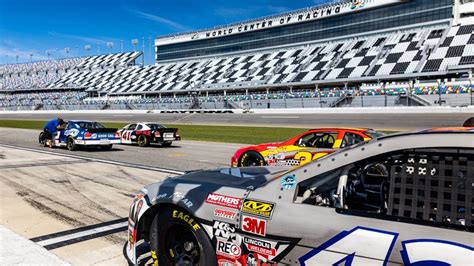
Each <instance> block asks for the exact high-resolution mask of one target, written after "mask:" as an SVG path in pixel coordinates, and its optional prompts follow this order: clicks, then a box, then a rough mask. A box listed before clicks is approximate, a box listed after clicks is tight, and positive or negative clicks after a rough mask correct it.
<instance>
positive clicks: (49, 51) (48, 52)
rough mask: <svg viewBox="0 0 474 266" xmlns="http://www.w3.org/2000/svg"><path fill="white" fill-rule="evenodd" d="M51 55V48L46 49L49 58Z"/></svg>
mask: <svg viewBox="0 0 474 266" xmlns="http://www.w3.org/2000/svg"><path fill="white" fill-rule="evenodd" d="M50 55H51V50H46V56H47V57H48V60H49V56H50Z"/></svg>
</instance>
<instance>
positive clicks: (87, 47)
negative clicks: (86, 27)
mask: <svg viewBox="0 0 474 266" xmlns="http://www.w3.org/2000/svg"><path fill="white" fill-rule="evenodd" d="M84 49H85V50H86V51H87V55H89V51H90V50H91V45H90V44H86V45H85V46H84Z"/></svg>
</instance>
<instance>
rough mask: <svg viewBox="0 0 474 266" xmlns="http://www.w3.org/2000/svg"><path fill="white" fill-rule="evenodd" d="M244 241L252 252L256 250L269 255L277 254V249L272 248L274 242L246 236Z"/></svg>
mask: <svg viewBox="0 0 474 266" xmlns="http://www.w3.org/2000/svg"><path fill="white" fill-rule="evenodd" d="M244 243H245V246H246V247H247V249H248V250H249V251H250V252H255V253H259V254H262V255H267V256H275V255H276V250H275V249H274V248H272V244H270V243H268V242H266V241H263V240H259V239H254V238H248V237H244Z"/></svg>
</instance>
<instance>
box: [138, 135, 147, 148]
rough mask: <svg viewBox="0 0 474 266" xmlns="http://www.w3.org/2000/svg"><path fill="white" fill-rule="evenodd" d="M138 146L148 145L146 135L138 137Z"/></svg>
mask: <svg viewBox="0 0 474 266" xmlns="http://www.w3.org/2000/svg"><path fill="white" fill-rule="evenodd" d="M137 142H138V146H140V147H147V146H148V145H150V139H148V138H147V137H146V136H143V135H141V136H139V137H138V140H137Z"/></svg>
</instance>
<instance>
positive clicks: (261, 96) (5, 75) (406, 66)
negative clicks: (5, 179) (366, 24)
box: [0, 25, 474, 109]
mask: <svg viewBox="0 0 474 266" xmlns="http://www.w3.org/2000/svg"><path fill="white" fill-rule="evenodd" d="M473 31H474V25H454V26H452V27H447V26H443V25H439V26H430V27H426V28H415V29H410V30H408V29H407V30H404V31H395V32H393V31H391V32H385V33H377V34H374V35H369V36H359V37H351V38H350V39H347V38H343V39H335V40H331V41H323V42H319V43H318V42H315V43H312V44H305V45H300V46H296V47H289V48H278V49H273V50H265V51H257V52H252V53H245V54H233V55H227V56H219V57H208V58H201V59H193V60H182V61H173V62H160V63H159V64H156V65H153V66H137V65H135V64H134V62H135V60H136V59H137V58H138V57H139V56H140V55H141V53H140V52H130V53H120V54H108V55H100V56H91V57H83V58H72V59H64V60H53V61H43V62H35V63H28V64H14V65H3V66H0V92H2V91H3V92H8V94H3V95H2V94H0V108H3V109H8V108H13V107H14V106H15V105H18V106H21V108H26V109H28V108H29V109H31V108H35V107H37V106H38V105H42V106H43V108H44V109H48V108H60V109H75V108H74V105H80V106H81V107H80V108H82V109H102V108H117V109H136V108H144V109H166V108H167V109H186V108H190V107H191V106H193V104H194V103H195V101H196V99H195V98H193V97H190V96H185V97H183V95H187V94H188V93H189V92H191V91H200V90H203V91H215V92H214V93H215V94H218V95H215V96H212V95H211V96H207V97H204V96H202V95H201V96H199V97H198V98H197V100H198V102H199V103H200V105H201V107H203V108H224V107H226V106H228V103H231V105H232V106H234V107H235V106H238V107H242V108H267V107H268V104H269V103H270V105H271V107H274V108H278V107H281V108H285V107H286V108H290V107H330V106H332V105H333V104H334V103H335V102H336V101H338V100H340V99H341V97H346V96H347V97H348V96H350V98H351V99H350V101H347V102H345V103H344V104H345V106H373V105H380V104H381V103H383V106H394V105H397V104H398V99H399V96H400V95H409V94H410V92H411V93H412V94H414V95H420V97H422V98H423V99H426V101H427V102H429V103H431V104H435V101H436V100H437V98H436V95H437V94H439V93H440V91H441V94H442V95H443V97H444V96H446V103H449V104H453V105H464V104H465V103H466V102H467V103H468V102H469V101H470V98H468V97H469V96H466V97H462V99H461V98H459V99H461V100H456V99H454V98H456V97H455V96H451V95H458V94H467V93H468V92H470V89H469V85H468V83H466V82H464V83H459V82H458V83H449V82H448V83H447V84H445V85H443V86H439V85H438V84H431V83H429V84H423V83H418V84H415V86H414V88H413V90H409V89H408V83H406V84H400V86H398V85H397V84H395V85H391V86H384V87H381V86H380V85H377V84H371V85H370V84H369V85H362V87H360V88H359V87H357V88H350V87H349V88H346V89H345V90H341V89H336V88H323V87H324V86H321V88H323V89H321V90H320V91H318V90H315V89H314V87H313V85H311V84H314V83H315V82H318V83H328V84H331V83H336V82H337V83H339V84H341V83H344V82H351V81H352V82H357V83H359V84H360V80H361V79H367V80H371V82H375V81H377V80H382V81H383V80H385V79H387V78H388V77H394V76H397V77H400V78H401V79H403V78H404V77H406V80H407V81H408V75H412V76H411V77H413V76H416V75H417V74H424V75H425V74H426V75H427V74H433V75H437V74H439V75H442V74H443V73H446V71H447V70H450V69H453V68H456V67H463V66H469V65H471V66H472V65H474V33H473ZM298 86H312V87H313V88H312V89H311V90H296V89H295V90H292V89H291V87H294V88H297V87H298ZM471 86H472V85H471ZM269 87H277V88H276V89H277V90H280V91H276V90H271V91H270V93H268V94H267V93H262V92H253V93H252V92H251V93H250V94H246V93H243V92H240V94H238V95H237V93H234V94H235V95H231V94H230V93H229V92H231V91H234V90H239V89H240V90H241V91H243V89H257V88H260V89H265V88H269ZM282 88H285V89H283V90H282ZM28 90H32V91H34V92H27V91H28ZM222 90H227V95H226V96H224V95H223V94H222V93H219V91H221V92H222ZM471 90H472V87H471ZM61 91H63V92H61ZM64 91H68V92H64ZM12 92H24V93H22V94H18V93H12ZM38 92H39V93H38ZM96 93H99V94H100V95H108V96H107V97H106V98H89V97H88V95H92V94H94V95H95V94H96ZM158 94H160V97H158ZM173 94H178V97H175V96H174V95H173ZM144 95H148V96H147V97H146V98H145V97H144ZM430 95H434V96H430ZM119 96H120V97H119ZM123 96H133V97H123ZM365 96H371V97H365ZM386 96H387V97H386ZM438 97H439V96H438ZM387 99H388V100H387Z"/></svg>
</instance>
